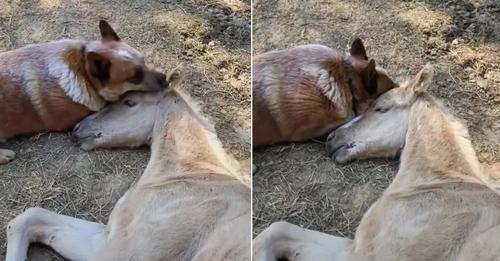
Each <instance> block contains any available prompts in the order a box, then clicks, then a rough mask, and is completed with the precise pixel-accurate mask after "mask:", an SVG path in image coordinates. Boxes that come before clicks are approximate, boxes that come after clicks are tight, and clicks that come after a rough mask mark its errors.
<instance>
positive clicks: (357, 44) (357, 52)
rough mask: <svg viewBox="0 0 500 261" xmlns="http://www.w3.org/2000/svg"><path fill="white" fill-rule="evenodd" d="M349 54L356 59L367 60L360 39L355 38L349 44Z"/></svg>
mask: <svg viewBox="0 0 500 261" xmlns="http://www.w3.org/2000/svg"><path fill="white" fill-rule="evenodd" d="M349 52H350V53H351V56H353V57H356V58H358V59H363V60H368V56H366V50H365V46H364V45H363V42H362V41H361V39H359V38H356V39H354V41H353V42H352V44H351V50H350V51H349Z"/></svg>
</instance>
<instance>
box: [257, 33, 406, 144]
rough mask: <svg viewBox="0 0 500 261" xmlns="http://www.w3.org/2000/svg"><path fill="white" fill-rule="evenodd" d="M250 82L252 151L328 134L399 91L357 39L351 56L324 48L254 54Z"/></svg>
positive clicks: (317, 46) (302, 47)
mask: <svg viewBox="0 0 500 261" xmlns="http://www.w3.org/2000/svg"><path fill="white" fill-rule="evenodd" d="M252 83H253V112H252V113H253V146H254V147H257V146H261V145H266V144H272V143H277V142H284V141H301V140H306V139H310V138H315V137H318V136H321V135H323V134H326V133H328V132H329V131H330V130H332V129H333V128H335V127H337V126H339V125H340V124H342V123H344V122H346V121H347V120H350V119H352V118H354V117H355V116H356V115H357V114H358V113H361V112H363V111H364V110H366V108H367V107H368V105H369V104H370V102H371V101H373V100H374V99H375V98H377V97H378V96H379V95H380V94H381V93H384V92H386V91H387V90H389V89H392V88H394V87H396V86H397V84H396V83H394V82H393V81H392V80H391V79H390V78H389V76H388V75H387V73H386V72H385V71H384V70H383V69H380V68H376V66H375V61H374V60H368V57H367V56H366V51H365V47H364V46H363V43H362V42H361V40H360V39H356V40H354V42H353V43H352V46H351V50H350V55H342V54H341V53H340V52H337V51H334V50H332V49H330V48H328V47H326V46H322V45H303V46H298V47H295V48H292V49H286V50H278V51H272V52H268V53H264V54H261V55H258V56H256V57H255V58H254V59H253V78H252Z"/></svg>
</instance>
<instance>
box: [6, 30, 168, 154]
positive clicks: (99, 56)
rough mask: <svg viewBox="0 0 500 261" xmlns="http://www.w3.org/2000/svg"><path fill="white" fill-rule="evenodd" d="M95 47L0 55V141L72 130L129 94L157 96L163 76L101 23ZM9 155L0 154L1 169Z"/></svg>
mask: <svg viewBox="0 0 500 261" xmlns="http://www.w3.org/2000/svg"><path fill="white" fill-rule="evenodd" d="M99 29H100V31H101V36H102V39H100V40H98V41H90V42H85V41H79V40H60V41H54V42H50V43H44V44H34V45H28V46H26V47H23V48H20V49H16V50H12V51H8V52H4V53H1V54H0V61H1V63H0V141H2V140H5V139H8V138H12V137H15V136H18V135H26V134H31V133H36V132H43V131H61V130H66V129H68V128H71V127H73V125H75V124H76V123H77V122H78V121H80V120H81V119H83V118H84V117H85V116H86V115H87V114H89V113H90V112H93V111H98V110H99V109H101V108H102V107H103V106H104V105H105V104H106V101H116V100H117V99H118V98H119V97H120V95H122V94H123V93H125V92H127V91H131V90H140V91H148V90H151V91H153V90H159V89H161V88H162V87H163V86H165V85H166V76H165V75H164V74H163V73H160V72H156V71H153V70H150V69H148V68H147V67H146V65H145V64H144V58H143V56H142V55H141V53H139V51H137V50H135V49H134V48H132V47H130V46H129V45H127V44H126V43H124V42H123V41H121V40H120V38H119V37H118V35H117V34H116V33H115V31H114V30H113V28H111V26H110V25H109V24H108V23H107V22H105V21H100V23H99ZM12 158H14V152H12V151H10V150H1V149H0V164H2V163H6V162H8V161H10V160H11V159H12Z"/></svg>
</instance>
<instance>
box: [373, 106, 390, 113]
mask: <svg viewBox="0 0 500 261" xmlns="http://www.w3.org/2000/svg"><path fill="white" fill-rule="evenodd" d="M390 109H391V108H384V107H377V108H375V111H376V112H380V113H386V112H388V111H389V110H390Z"/></svg>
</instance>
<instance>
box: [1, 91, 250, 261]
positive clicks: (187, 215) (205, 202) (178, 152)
mask: <svg viewBox="0 0 500 261" xmlns="http://www.w3.org/2000/svg"><path fill="white" fill-rule="evenodd" d="M134 95H143V96H148V95H149V96H151V94H134ZM165 95H166V97H164V98H163V99H161V100H160V101H159V104H154V106H153V105H151V106H150V107H149V108H157V107H159V108H158V109H157V110H158V111H157V112H156V113H155V115H156V119H155V121H154V126H153V130H152V135H153V143H152V155H151V160H150V162H149V164H148V166H147V168H146V170H145V172H144V173H143V175H142V176H141V178H140V179H139V181H138V182H137V183H136V184H134V185H133V187H132V188H131V189H129V190H128V191H127V193H125V195H123V196H122V198H121V199H120V200H119V201H118V203H117V204H116V206H115V208H114V209H113V212H112V213H111V215H110V217H109V222H108V224H107V226H104V225H101V224H97V223H91V222H87V221H83V220H78V219H74V218H71V217H67V216H62V215H58V214H55V213H53V212H49V211H47V210H44V209H38V208H34V209H28V210H27V211H26V212H25V213H23V214H21V215H19V216H18V217H16V218H15V219H14V220H13V221H11V222H10V223H9V228H8V249H7V260H8V261H14V260H25V259H26V251H27V247H28V244H29V243H32V242H40V243H43V244H46V245H48V246H50V247H52V248H53V249H54V250H55V251H57V252H58V253H60V254H61V255H62V256H64V257H65V258H69V259H71V260H148V261H149V260H207V261H208V260H250V250H249V248H250V240H251V233H250V188H249V185H248V184H247V182H245V179H246V177H244V175H241V174H240V173H238V171H237V169H236V168H235V167H233V164H232V160H231V158H230V156H228V155H226V153H225V152H224V151H223V149H222V146H221V144H220V142H219V140H218V139H217V137H216V135H215V133H214V130H213V127H212V126H211V125H210V124H208V123H207V121H206V120H205V119H204V118H203V117H202V116H200V115H198V113H197V112H196V109H194V108H193V107H191V106H190V104H189V103H188V102H186V101H185V100H184V99H183V97H182V95H180V94H179V93H178V92H177V91H175V90H172V91H170V92H168V93H167V94H165ZM127 104H130V101H128V102H127ZM116 106H122V105H121V104H117V105H116ZM137 107H139V105H137ZM138 109H139V110H138V111H145V112H146V113H148V112H151V110H152V109H151V110H149V109H144V110H141V108H138ZM110 110H111V111H112V110H113V107H112V108H111V109H109V110H108V111H110ZM155 110H156V109H155ZM143 118H144V117H143ZM121 120H123V119H121ZM130 120H134V119H130ZM134 123H137V121H134ZM143 127H147V126H143ZM102 136H106V135H105V134H103V135H102ZM129 137H130V135H129ZM108 138H109V137H108ZM108 141H109V140H108Z"/></svg>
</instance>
